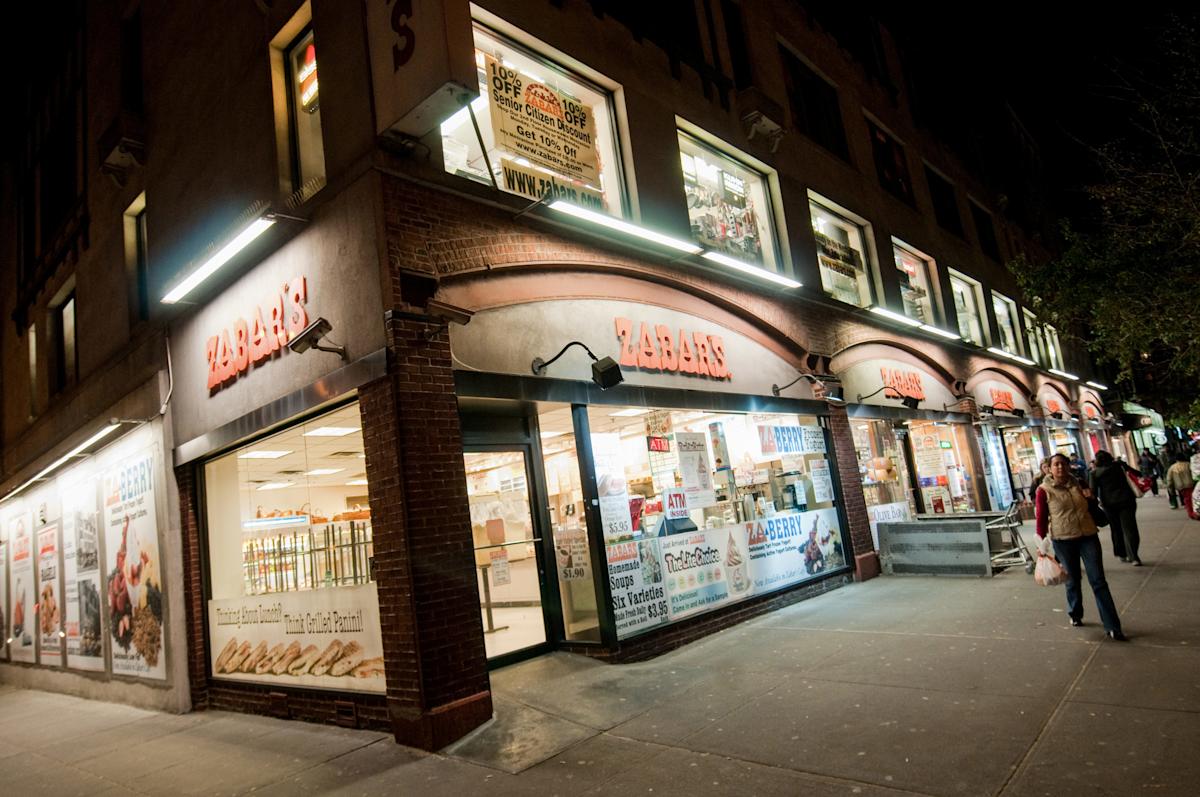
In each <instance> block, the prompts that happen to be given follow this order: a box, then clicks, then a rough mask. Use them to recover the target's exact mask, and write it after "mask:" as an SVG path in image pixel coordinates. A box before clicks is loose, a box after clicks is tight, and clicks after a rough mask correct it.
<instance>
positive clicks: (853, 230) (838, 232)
mask: <svg viewBox="0 0 1200 797" xmlns="http://www.w3.org/2000/svg"><path fill="white" fill-rule="evenodd" d="M809 196H810V199H809V203H808V209H809V214H810V215H811V217H812V226H813V235H814V237H815V238H816V242H817V264H818V266H819V268H820V271H821V287H822V288H824V289H825V293H827V294H828V295H829V296H831V297H833V298H834V299H837V300H838V301H840V302H845V303H846V304H852V305H854V306H855V307H867V306H868V305H870V304H871V276H870V262H871V259H870V257H869V256H868V253H867V252H868V250H867V240H868V233H869V227H868V226H867V225H866V224H864V223H860V222H858V221H855V220H854V219H852V218H850V217H849V216H846V215H844V214H842V213H839V212H838V211H837V210H835V209H834V208H833V205H832V203H829V202H828V201H826V200H823V199H819V198H817V197H816V196H815V195H814V194H812V192H809Z"/></svg>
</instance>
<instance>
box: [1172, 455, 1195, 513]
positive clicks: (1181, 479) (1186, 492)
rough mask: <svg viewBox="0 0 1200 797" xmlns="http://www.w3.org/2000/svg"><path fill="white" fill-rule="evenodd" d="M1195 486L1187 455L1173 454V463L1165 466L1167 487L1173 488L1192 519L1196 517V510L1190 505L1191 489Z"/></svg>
mask: <svg viewBox="0 0 1200 797" xmlns="http://www.w3.org/2000/svg"><path fill="white" fill-rule="evenodd" d="M1195 486H1196V480H1195V479H1193V478H1192V468H1191V466H1190V465H1189V464H1188V455H1187V454H1184V453H1180V454H1177V455H1176V456H1175V463H1174V464H1173V465H1171V467H1169V468H1167V489H1168V490H1174V491H1175V494H1176V495H1178V496H1179V501H1180V502H1181V503H1182V504H1183V508H1184V509H1186V510H1187V513H1188V517H1190V518H1191V519H1192V520H1195V519H1196V511H1195V509H1194V508H1193V507H1192V489H1193V488H1194V487H1195Z"/></svg>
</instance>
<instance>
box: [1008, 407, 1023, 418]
mask: <svg viewBox="0 0 1200 797" xmlns="http://www.w3.org/2000/svg"><path fill="white" fill-rule="evenodd" d="M1009 412H1011V413H1012V414H1013V415H1015V416H1017V417H1018V418H1024V417H1025V410H1023V409H1021V408H1020V407H1014V408H1013V409H1011V410H1009Z"/></svg>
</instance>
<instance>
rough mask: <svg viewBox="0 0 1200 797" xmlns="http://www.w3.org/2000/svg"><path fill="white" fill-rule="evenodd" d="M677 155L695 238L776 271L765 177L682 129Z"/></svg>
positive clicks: (721, 250) (776, 260)
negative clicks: (679, 160) (681, 169)
mask: <svg viewBox="0 0 1200 797" xmlns="http://www.w3.org/2000/svg"><path fill="white" fill-rule="evenodd" d="M679 155H680V159H681V160H682V165H683V190H684V194H685V195H686V196H687V207H688V220H689V221H690V222H691V228H692V237H693V238H695V240H696V242H697V243H699V244H701V245H703V246H706V247H708V248H709V249H715V250H716V251H718V252H724V253H725V254H728V255H731V256H733V257H735V258H737V259H739V260H745V261H746V262H748V263H753V264H755V265H761V266H764V267H766V268H768V269H771V270H772V271H775V270H777V269H778V258H777V255H776V246H775V230H774V225H773V224H772V218H771V197H770V188H769V186H768V184H767V176H766V175H765V174H763V173H762V172H759V171H757V170H756V169H753V168H751V167H749V166H746V165H745V164H743V163H741V162H740V161H736V160H734V159H733V158H730V157H727V156H725V155H723V154H721V153H719V152H717V151H716V150H714V149H713V148H711V147H709V146H707V145H705V144H702V143H701V142H700V141H698V140H697V139H695V138H693V137H692V136H690V135H688V134H687V133H683V132H681V133H680V134H679Z"/></svg>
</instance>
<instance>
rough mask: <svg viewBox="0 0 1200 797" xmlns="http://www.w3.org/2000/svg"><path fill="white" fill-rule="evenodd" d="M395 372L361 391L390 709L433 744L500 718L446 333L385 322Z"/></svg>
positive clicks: (406, 740)
mask: <svg viewBox="0 0 1200 797" xmlns="http://www.w3.org/2000/svg"><path fill="white" fill-rule="evenodd" d="M385 326H386V330H387V338H388V376H387V377H386V378H384V379H380V380H378V381H376V382H373V383H371V384H369V385H366V386H364V387H362V388H360V390H359V401H360V407H361V411H362V418H363V442H364V446H365V454H366V466H367V474H368V478H369V480H370V502H371V516H372V519H373V524H374V534H375V537H374V546H375V551H374V553H375V557H374V575H375V579H376V582H377V584H378V589H379V614H380V624H381V625H382V631H383V650H384V669H385V673H386V676H387V700H388V713H389V716H390V719H391V724H392V729H393V733H394V734H395V737H396V741H398V742H400V743H402V744H407V745H410V746H414V747H420V748H422V749H425V750H437V749H440V748H442V747H444V746H446V745H447V744H449V743H450V742H452V741H454V740H456V739H458V738H460V737H461V736H463V735H464V734H466V733H467V732H468V731H470V730H471V729H473V728H475V727H476V726H478V725H480V724H482V723H483V722H486V721H487V720H488V719H489V718H490V717H491V716H492V696H491V692H490V690H489V681H488V674H487V656H486V653H485V651H484V644H483V630H482V625H481V622H480V616H479V595H478V588H477V587H476V582H475V565H474V559H473V554H472V550H473V548H472V540H471V518H470V512H469V508H468V503H467V490H466V475H465V472H464V467H463V453H462V432H461V429H460V426H459V418H458V404H457V401H456V398H455V394H454V377H453V373H452V371H451V361H450V345H449V341H448V338H447V335H446V333H445V332H444V331H442V332H440V333H438V334H436V335H434V337H433V339H432V340H427V336H428V335H429V334H430V332H431V331H433V328H431V327H430V326H429V325H428V324H424V323H420V322H415V321H411V320H406V319H402V318H388V319H387V321H386V322H385Z"/></svg>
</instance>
